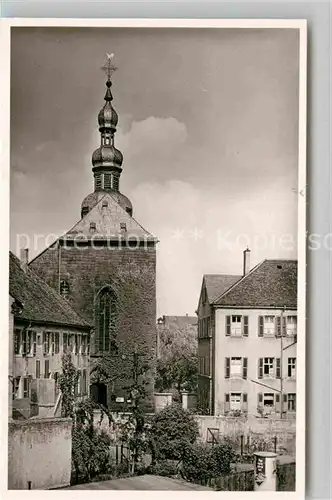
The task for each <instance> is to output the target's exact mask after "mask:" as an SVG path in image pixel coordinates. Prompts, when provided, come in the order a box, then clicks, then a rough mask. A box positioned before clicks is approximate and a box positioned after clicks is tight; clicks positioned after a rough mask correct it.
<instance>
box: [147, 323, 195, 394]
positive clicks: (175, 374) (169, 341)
mask: <svg viewBox="0 0 332 500" xmlns="http://www.w3.org/2000/svg"><path fill="white" fill-rule="evenodd" d="M158 328H159V344H160V351H159V359H158V362H157V378H156V388H157V389H158V390H161V391H165V390H171V389H172V388H174V387H175V388H176V389H177V391H178V392H180V391H181V390H187V391H190V392H191V391H195V390H196V388H197V375H198V359H197V329H196V326H194V325H190V324H184V325H178V324H177V323H176V322H174V323H170V324H169V325H167V326H164V325H158Z"/></svg>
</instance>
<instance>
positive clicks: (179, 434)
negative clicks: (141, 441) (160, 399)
mask: <svg viewBox="0 0 332 500" xmlns="http://www.w3.org/2000/svg"><path fill="white" fill-rule="evenodd" d="M198 435H199V433H198V424H197V422H196V420H195V418H194V416H193V415H192V413H191V412H190V411H188V410H183V408H182V407H181V406H180V405H177V404H173V405H170V406H167V407H166V408H164V409H163V410H161V411H160V412H159V413H157V414H156V415H155V416H154V417H153V419H152V422H151V428H150V442H151V446H152V448H153V455H154V457H155V458H156V460H157V461H158V460H165V459H174V460H177V459H181V458H182V456H183V454H184V452H185V449H186V448H187V447H188V446H190V444H192V443H194V442H195V441H196V439H197V437H198Z"/></svg>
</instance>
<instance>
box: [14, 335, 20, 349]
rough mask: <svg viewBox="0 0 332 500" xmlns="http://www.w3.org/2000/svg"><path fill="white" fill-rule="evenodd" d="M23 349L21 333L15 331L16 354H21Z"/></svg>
mask: <svg viewBox="0 0 332 500" xmlns="http://www.w3.org/2000/svg"><path fill="white" fill-rule="evenodd" d="M20 348H21V331H20V330H15V332H14V352H15V354H20Z"/></svg>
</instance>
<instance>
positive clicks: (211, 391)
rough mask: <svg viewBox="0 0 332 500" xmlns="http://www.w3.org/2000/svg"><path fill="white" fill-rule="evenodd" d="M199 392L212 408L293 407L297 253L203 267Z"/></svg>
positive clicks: (259, 411) (216, 411) (276, 410)
mask: <svg viewBox="0 0 332 500" xmlns="http://www.w3.org/2000/svg"><path fill="white" fill-rule="evenodd" d="M197 313H198V357H199V390H198V400H199V405H200V407H201V408H202V409H203V411H204V412H205V413H207V414H211V415H223V414H233V415H238V414H240V413H242V412H244V413H248V414H251V415H266V416H267V415H273V414H279V415H280V413H283V414H284V413H287V414H289V415H291V414H294V412H295V411H296V342H297V261H294V260H264V261H263V262H261V263H260V264H258V265H257V266H256V267H254V268H253V269H251V270H250V250H249V249H247V250H245V252H244V263H243V275H242V276H238V275H205V276H204V277H203V283H202V287H201V294H200V299H199V305H198V310H197Z"/></svg>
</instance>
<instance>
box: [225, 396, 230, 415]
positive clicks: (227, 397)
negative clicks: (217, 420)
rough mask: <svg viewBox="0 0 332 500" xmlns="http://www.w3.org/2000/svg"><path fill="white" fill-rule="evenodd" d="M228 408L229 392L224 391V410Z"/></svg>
mask: <svg viewBox="0 0 332 500" xmlns="http://www.w3.org/2000/svg"><path fill="white" fill-rule="evenodd" d="M229 410H230V402H229V392H226V393H225V412H227V411H229Z"/></svg>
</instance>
